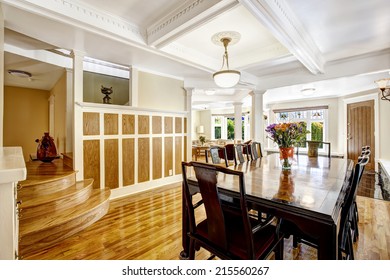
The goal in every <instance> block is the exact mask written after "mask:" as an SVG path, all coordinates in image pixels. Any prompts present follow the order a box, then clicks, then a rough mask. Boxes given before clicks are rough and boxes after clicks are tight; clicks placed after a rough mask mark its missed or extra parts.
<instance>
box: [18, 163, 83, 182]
mask: <svg viewBox="0 0 390 280" xmlns="http://www.w3.org/2000/svg"><path fill="white" fill-rule="evenodd" d="M26 169H27V178H26V180H24V181H20V182H19V185H21V186H22V187H28V186H34V185H37V184H44V183H47V182H52V181H56V180H59V179H61V178H63V177H66V176H69V175H72V174H75V173H76V172H75V171H74V170H73V169H72V168H70V167H69V166H67V165H65V164H64V161H63V160H62V159H55V160H53V161H52V162H41V161H28V162H26Z"/></svg>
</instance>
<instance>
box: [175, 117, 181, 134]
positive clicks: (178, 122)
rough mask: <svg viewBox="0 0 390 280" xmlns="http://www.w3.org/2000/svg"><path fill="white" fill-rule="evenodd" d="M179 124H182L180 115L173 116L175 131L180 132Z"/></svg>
mask: <svg viewBox="0 0 390 280" xmlns="http://www.w3.org/2000/svg"><path fill="white" fill-rule="evenodd" d="M181 124H182V118H181V117H176V118H175V133H181V132H182V128H181Z"/></svg>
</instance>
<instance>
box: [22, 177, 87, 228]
mask: <svg viewBox="0 0 390 280" xmlns="http://www.w3.org/2000/svg"><path fill="white" fill-rule="evenodd" d="M92 184H93V179H87V180H84V181H80V182H76V183H75V184H74V185H73V186H71V187H69V188H66V189H64V190H61V191H58V192H55V193H51V194H47V195H41V196H30V197H28V196H25V197H24V199H23V201H22V204H21V205H20V211H21V212H20V216H19V218H20V220H24V219H28V218H33V217H38V216H40V215H45V214H46V213H47V212H48V211H49V212H52V211H55V210H65V209H67V208H71V207H75V206H77V205H79V204H81V203H83V202H85V201H86V200H87V199H88V198H89V197H90V195H91V192H92V187H93V185H92Z"/></svg>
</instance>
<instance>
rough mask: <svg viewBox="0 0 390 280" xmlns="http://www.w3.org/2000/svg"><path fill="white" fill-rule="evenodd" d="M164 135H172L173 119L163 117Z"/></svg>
mask: <svg viewBox="0 0 390 280" xmlns="http://www.w3.org/2000/svg"><path fill="white" fill-rule="evenodd" d="M164 133H168V134H169V133H173V118H172V117H165V118H164Z"/></svg>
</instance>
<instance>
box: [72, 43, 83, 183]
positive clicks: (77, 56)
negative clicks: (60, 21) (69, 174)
mask: <svg viewBox="0 0 390 280" xmlns="http://www.w3.org/2000/svg"><path fill="white" fill-rule="evenodd" d="M72 57H73V101H74V103H73V112H74V115H73V169H74V170H77V171H78V172H76V180H77V181H81V180H83V179H84V159H83V112H82V110H81V107H80V106H78V105H77V104H76V103H81V102H83V59H84V52H81V51H77V50H73V51H72Z"/></svg>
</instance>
